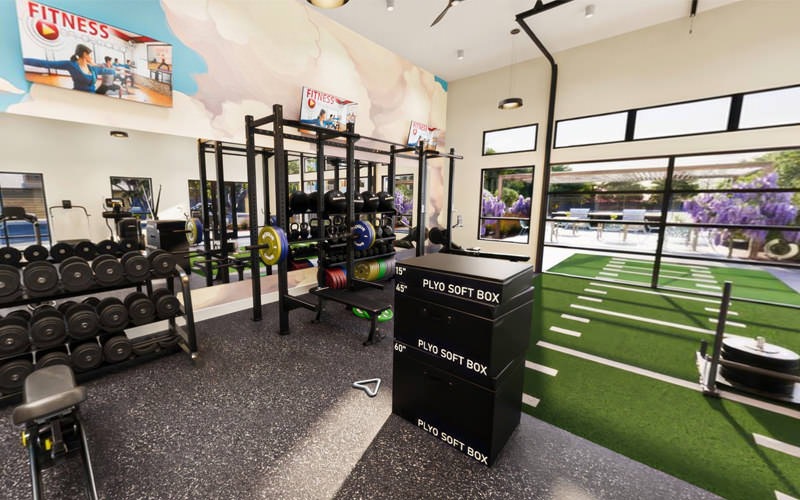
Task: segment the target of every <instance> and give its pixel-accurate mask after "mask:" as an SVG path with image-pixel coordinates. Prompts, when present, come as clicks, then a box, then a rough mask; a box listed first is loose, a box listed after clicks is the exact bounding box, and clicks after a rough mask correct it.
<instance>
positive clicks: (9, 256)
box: [0, 247, 22, 267]
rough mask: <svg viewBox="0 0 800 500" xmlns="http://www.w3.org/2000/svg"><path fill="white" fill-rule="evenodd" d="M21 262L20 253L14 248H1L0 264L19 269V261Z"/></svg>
mask: <svg viewBox="0 0 800 500" xmlns="http://www.w3.org/2000/svg"><path fill="white" fill-rule="evenodd" d="M21 260H22V252H20V251H19V250H17V249H16V248H14V247H3V249H2V250H0V264H8V265H9V266H14V267H19V261H21Z"/></svg>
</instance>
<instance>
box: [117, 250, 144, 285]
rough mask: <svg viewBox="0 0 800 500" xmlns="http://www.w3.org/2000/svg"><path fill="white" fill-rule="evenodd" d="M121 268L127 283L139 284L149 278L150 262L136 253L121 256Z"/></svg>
mask: <svg viewBox="0 0 800 500" xmlns="http://www.w3.org/2000/svg"><path fill="white" fill-rule="evenodd" d="M122 267H123V269H124V270H125V276H126V277H127V278H128V280H129V281H133V282H139V281H144V280H146V279H147V278H149V277H150V261H149V260H147V257H145V256H144V255H142V254H141V253H139V252H138V251H134V252H127V253H126V254H125V255H123V256H122Z"/></svg>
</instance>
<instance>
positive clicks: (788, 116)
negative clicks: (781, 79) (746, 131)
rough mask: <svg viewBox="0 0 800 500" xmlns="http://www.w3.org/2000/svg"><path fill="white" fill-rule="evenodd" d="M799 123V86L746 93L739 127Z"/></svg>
mask: <svg viewBox="0 0 800 500" xmlns="http://www.w3.org/2000/svg"><path fill="white" fill-rule="evenodd" d="M796 123H800V87H790V88H787V89H777V90H768V91H764V92H752V93H750V94H746V95H745V96H744V99H743V100H742V114H741V117H740V118H739V128H756V127H775V126H780V125H789V124H796Z"/></svg>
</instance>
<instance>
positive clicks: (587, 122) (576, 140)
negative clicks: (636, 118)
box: [555, 113, 628, 148]
mask: <svg viewBox="0 0 800 500" xmlns="http://www.w3.org/2000/svg"><path fill="white" fill-rule="evenodd" d="M627 121H628V113H612V114H607V115H598V116H589V117H586V118H574V119H571V120H560V121H558V122H556V145H555V147H557V148H564V147H568V146H583V145H586V144H602V143H605V142H619V141H624V140H625V127H626V123H627Z"/></svg>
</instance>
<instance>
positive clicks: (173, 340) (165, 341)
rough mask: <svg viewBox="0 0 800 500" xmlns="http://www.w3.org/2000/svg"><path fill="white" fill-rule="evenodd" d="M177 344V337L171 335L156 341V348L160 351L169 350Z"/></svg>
mask: <svg viewBox="0 0 800 500" xmlns="http://www.w3.org/2000/svg"><path fill="white" fill-rule="evenodd" d="M177 344H178V337H177V336H175V335H173V336H169V337H162V338H160V339H158V346H159V347H161V348H162V349H169V348H170V347H173V346H175V345H177Z"/></svg>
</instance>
